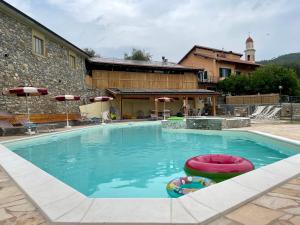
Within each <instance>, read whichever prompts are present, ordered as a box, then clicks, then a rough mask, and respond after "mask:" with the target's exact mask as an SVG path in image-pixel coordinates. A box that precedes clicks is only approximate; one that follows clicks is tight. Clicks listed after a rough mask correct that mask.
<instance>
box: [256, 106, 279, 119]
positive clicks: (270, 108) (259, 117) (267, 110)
mask: <svg viewBox="0 0 300 225" xmlns="http://www.w3.org/2000/svg"><path fill="white" fill-rule="evenodd" d="M273 108H274V106H273V105H270V106H267V107H266V109H264V110H263V111H262V112H261V113H260V114H258V115H257V116H256V117H254V119H264V118H265V117H266V115H268V114H269V113H270V112H271V110H272V109H273Z"/></svg>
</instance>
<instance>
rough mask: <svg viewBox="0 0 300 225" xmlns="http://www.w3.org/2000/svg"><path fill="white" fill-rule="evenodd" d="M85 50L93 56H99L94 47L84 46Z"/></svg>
mask: <svg viewBox="0 0 300 225" xmlns="http://www.w3.org/2000/svg"><path fill="white" fill-rule="evenodd" d="M83 51H85V52H86V53H87V54H88V55H89V56H91V57H94V56H99V55H98V54H96V52H95V50H94V49H92V48H84V49H83Z"/></svg>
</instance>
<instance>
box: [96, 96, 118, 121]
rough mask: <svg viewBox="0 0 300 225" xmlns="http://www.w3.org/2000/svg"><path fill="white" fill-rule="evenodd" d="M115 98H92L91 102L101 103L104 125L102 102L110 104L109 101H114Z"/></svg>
mask: <svg viewBox="0 0 300 225" xmlns="http://www.w3.org/2000/svg"><path fill="white" fill-rule="evenodd" d="M112 100H113V98H112V97H109V96H98V97H93V98H90V101H91V102H101V104H100V107H101V108H100V112H101V115H102V118H101V120H102V124H104V120H103V112H102V102H108V101H112Z"/></svg>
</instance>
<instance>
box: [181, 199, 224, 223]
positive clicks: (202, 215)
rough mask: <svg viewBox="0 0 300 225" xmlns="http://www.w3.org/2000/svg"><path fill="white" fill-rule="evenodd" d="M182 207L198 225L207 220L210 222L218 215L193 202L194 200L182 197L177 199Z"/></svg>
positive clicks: (212, 210) (214, 211)
mask: <svg viewBox="0 0 300 225" xmlns="http://www.w3.org/2000/svg"><path fill="white" fill-rule="evenodd" d="M178 200H179V201H180V203H181V204H182V205H183V207H184V208H185V209H186V210H187V212H189V213H190V214H191V215H192V216H193V217H194V218H195V219H196V220H197V222H198V223H200V224H202V223H204V222H206V221H208V220H211V219H213V218H215V217H216V216H218V215H219V212H217V211H216V210H214V209H211V208H208V207H207V206H205V205H203V204H201V203H199V202H198V201H195V200H194V199H192V198H190V197H188V196H183V197H180V198H178Z"/></svg>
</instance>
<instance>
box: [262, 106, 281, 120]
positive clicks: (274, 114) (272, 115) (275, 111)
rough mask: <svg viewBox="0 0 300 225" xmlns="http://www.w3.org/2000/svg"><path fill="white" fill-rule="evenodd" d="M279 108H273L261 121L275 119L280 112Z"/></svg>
mask: <svg viewBox="0 0 300 225" xmlns="http://www.w3.org/2000/svg"><path fill="white" fill-rule="evenodd" d="M280 110H281V107H276V108H274V109H273V110H272V111H271V112H270V113H269V114H267V115H265V117H264V118H263V119H268V120H270V119H275V118H276V117H277V115H278V113H279V112H280Z"/></svg>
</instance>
